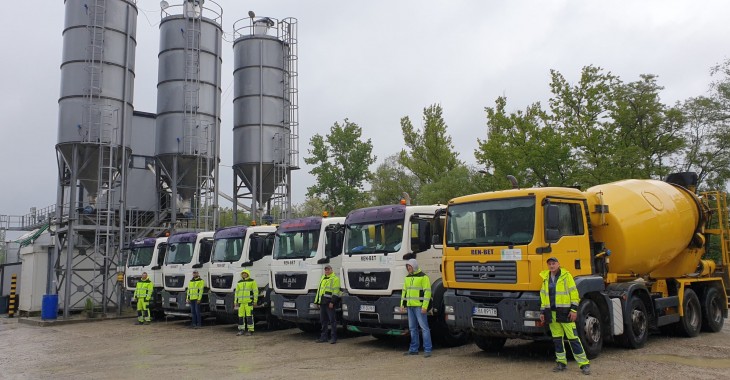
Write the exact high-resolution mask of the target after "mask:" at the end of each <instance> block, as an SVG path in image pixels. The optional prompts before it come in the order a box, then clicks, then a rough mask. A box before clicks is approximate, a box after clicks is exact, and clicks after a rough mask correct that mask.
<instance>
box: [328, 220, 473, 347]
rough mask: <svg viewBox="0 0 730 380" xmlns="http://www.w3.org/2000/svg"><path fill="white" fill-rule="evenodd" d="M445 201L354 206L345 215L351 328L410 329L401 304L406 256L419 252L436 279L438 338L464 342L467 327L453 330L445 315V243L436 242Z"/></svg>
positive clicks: (432, 309) (382, 332)
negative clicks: (438, 213) (438, 212)
mask: <svg viewBox="0 0 730 380" xmlns="http://www.w3.org/2000/svg"><path fill="white" fill-rule="evenodd" d="M441 207H443V206H438V205H431V206H410V205H390V206H377V207H369V208H363V209H359V210H353V211H351V212H350V213H349V214H348V215H347V219H346V220H345V228H346V229H345V243H344V245H345V248H344V251H343V255H342V270H341V273H342V275H341V277H342V282H343V283H344V284H345V287H346V290H345V293H344V294H343V297H342V317H343V319H344V321H345V323H347V325H348V329H349V330H351V331H355V332H363V333H369V334H373V335H374V336H376V337H382V336H386V335H396V336H398V335H406V334H408V314H407V313H406V312H404V311H403V312H402V311H401V310H400V306H401V293H402V290H403V289H402V288H403V283H404V279H405V277H406V275H407V274H408V272H407V270H406V261H407V260H409V259H411V258H415V259H417V260H418V265H419V266H420V268H421V270H422V271H423V272H424V273H425V274H426V275H428V277H429V279H430V280H431V283H432V284H431V291H432V300H431V302H430V304H429V305H430V306H429V327H430V328H431V336H432V337H433V340H434V341H437V342H439V343H441V344H444V345H460V344H463V343H465V342H466V340H467V339H468V333H467V332H465V331H457V330H453V331H451V330H449V329H448V328H447V326H446V324H445V323H444V317H443V294H444V290H445V289H444V287H443V284H442V281H441V271H440V268H441V255H442V253H441V247H439V246H434V245H432V244H431V240H432V231H433V225H434V214H435V213H436V210H438V209H439V208H441Z"/></svg>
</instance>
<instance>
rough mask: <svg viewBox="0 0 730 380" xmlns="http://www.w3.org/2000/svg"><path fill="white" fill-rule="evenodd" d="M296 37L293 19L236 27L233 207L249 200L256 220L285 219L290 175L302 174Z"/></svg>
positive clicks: (252, 20)
mask: <svg viewBox="0 0 730 380" xmlns="http://www.w3.org/2000/svg"><path fill="white" fill-rule="evenodd" d="M296 32H297V20H296V19H294V18H286V19H283V20H277V19H274V18H269V17H258V18H257V17H256V16H255V15H254V14H253V12H249V17H248V18H244V19H241V20H238V21H237V22H236V23H234V25H233V33H234V42H233V55H234V57H233V60H234V69H233V80H234V82H233V83H234V88H233V92H234V99H233V170H234V173H235V177H234V193H235V198H236V202H233V207H234V210H236V206H237V201H238V200H239V199H244V200H245V199H247V200H250V202H251V210H252V213H253V218H254V220H257V219H262V218H264V217H266V215H269V216H268V217H269V218H271V219H278V220H281V219H286V218H288V217H289V215H288V213H289V212H290V209H291V170H293V169H297V168H298V151H297V149H298V131H297V129H298V108H297V33H296ZM271 214H274V215H271ZM234 215H235V213H234Z"/></svg>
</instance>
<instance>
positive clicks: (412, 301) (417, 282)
mask: <svg viewBox="0 0 730 380" xmlns="http://www.w3.org/2000/svg"><path fill="white" fill-rule="evenodd" d="M406 270H408V275H407V276H406V278H405V281H404V282H403V292H402V293H401V307H402V308H405V309H407V310H408V329H409V330H410V332H411V345H410V347H408V352H406V353H404V354H403V355H418V347H419V346H420V345H421V342H420V341H419V336H418V327H419V326H420V327H421V331H422V332H423V357H426V358H429V357H431V350H432V348H433V346H432V344H431V330H430V329H429V328H428V316H427V315H426V313H427V312H428V304H429V301H430V300H431V280H430V279H429V278H428V276H427V275H426V274H425V273H423V272H422V271H421V269H420V268H418V261H416V259H410V260H408V261H407V262H406Z"/></svg>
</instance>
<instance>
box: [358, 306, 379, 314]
mask: <svg viewBox="0 0 730 380" xmlns="http://www.w3.org/2000/svg"><path fill="white" fill-rule="evenodd" d="M360 311H366V312H370V313H374V312H375V305H360Z"/></svg>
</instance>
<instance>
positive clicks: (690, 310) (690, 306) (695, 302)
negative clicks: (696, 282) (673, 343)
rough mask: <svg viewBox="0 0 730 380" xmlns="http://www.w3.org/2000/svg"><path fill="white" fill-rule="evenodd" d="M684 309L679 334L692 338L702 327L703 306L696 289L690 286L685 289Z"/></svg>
mask: <svg viewBox="0 0 730 380" xmlns="http://www.w3.org/2000/svg"><path fill="white" fill-rule="evenodd" d="M682 309H683V310H684V316H683V317H681V318H680V319H679V326H678V332H679V334H680V335H682V336H686V337H690V338H691V337H695V336H697V335H698V334H699V333H700V330H701V329H702V307H701V306H700V300H699V298H697V293H695V292H694V290H692V289H689V288H687V289H685V290H684V301H683V302H682Z"/></svg>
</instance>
